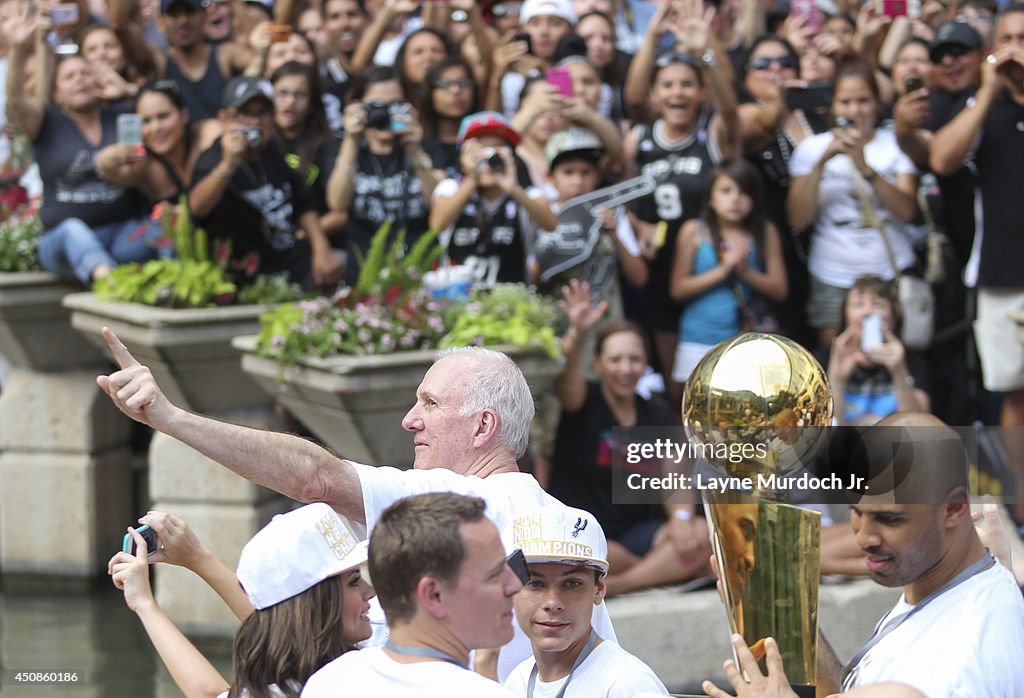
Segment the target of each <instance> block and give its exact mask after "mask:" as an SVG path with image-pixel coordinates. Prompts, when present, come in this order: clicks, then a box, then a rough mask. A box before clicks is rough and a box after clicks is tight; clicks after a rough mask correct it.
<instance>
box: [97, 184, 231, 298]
mask: <svg viewBox="0 0 1024 698" xmlns="http://www.w3.org/2000/svg"><path fill="white" fill-rule="evenodd" d="M176 208H177V211H175V210H174V209H173V208H172V207H168V206H161V207H160V208H159V212H158V213H157V214H156V215H159V217H160V222H161V224H162V227H163V233H164V234H163V236H162V237H161V238H160V239H158V240H157V241H156V245H157V247H160V248H165V249H166V248H170V247H173V248H174V250H175V252H176V254H177V259H168V258H161V259H154V260H150V261H149V262H146V263H145V264H121V265H119V266H117V267H115V268H114V269H113V270H112V271H111V272H110V274H109V275H108V276H106V277H103V278H101V279H97V281H96V283H95V284H94V285H93V288H94V290H95V291H96V294H97V295H98V296H99V297H100V298H105V299H107V300H117V301H128V302H131V303H143V304H145V305H157V306H167V307H171V308H182V307H184V308H201V307H204V306H208V305H213V304H215V303H226V302H228V301H230V300H231V299H232V298H233V297H234V293H235V284H234V283H232V282H231V280H230V279H229V278H228V276H227V271H226V270H227V259H228V250H227V248H226V246H225V245H218V246H217V249H216V250H215V251H214V255H213V258H212V259H211V254H210V244H209V241H208V239H207V237H206V231H205V230H203V229H202V228H196V227H194V226H193V225H192V217H191V216H190V215H189V209H188V199H187V198H186V197H185V196H184V195H183V196H182V197H181V200H180V201H179V203H178V206H177V207H176ZM145 231H146V227H145V226H143V227H142V228H140V229H139V233H138V234H140V235H141V234H142V233H144V232H145Z"/></svg>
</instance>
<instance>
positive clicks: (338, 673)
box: [302, 493, 523, 698]
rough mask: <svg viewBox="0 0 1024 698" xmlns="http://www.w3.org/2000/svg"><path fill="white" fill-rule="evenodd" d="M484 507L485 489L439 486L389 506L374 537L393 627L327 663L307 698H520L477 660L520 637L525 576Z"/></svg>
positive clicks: (378, 577)
mask: <svg viewBox="0 0 1024 698" xmlns="http://www.w3.org/2000/svg"><path fill="white" fill-rule="evenodd" d="M484 507H485V504H484V501H483V500H482V499H479V498H477V497H466V496H463V495H460V494H448V493H433V494H421V495H415V496H412V497H406V498H405V499H401V500H399V501H397V502H395V503H394V504H392V505H391V506H390V507H388V508H387V510H386V511H384V513H383V514H381V517H380V521H379V522H378V523H377V527H376V528H375V529H374V531H373V535H372V536H371V537H370V577H371V579H372V580H373V581H374V584H375V585H376V588H377V590H378V594H379V597H380V602H381V605H382V606H383V607H384V613H385V615H386V616H387V619H388V623H389V624H390V626H391V637H390V638H389V639H388V641H387V644H385V645H384V646H383V647H371V648H369V649H365V650H361V651H359V652H349V653H348V654H345V655H342V656H341V657H339V658H338V659H336V660H334V661H333V662H331V663H329V664H328V665H326V666H325V667H323V668H322V669H320V671H318V672H316V673H315V674H314V675H313V676H312V677H310V679H309V681H308V682H307V683H306V687H305V688H304V689H303V691H302V698H333V697H334V696H338V695H349V694H351V695H375V696H381V697H385V696H386V697H387V698H406V697H408V698H430V697H432V696H436V697H437V698H453V697H454V698H458V697H461V696H465V697H466V698H511V696H512V694H511V693H509V691H508V690H507V689H505V688H503V687H502V686H501V685H500V684H498V683H496V682H494V681H491V680H490V679H487V678H484V677H483V676H481V675H480V674H477V673H475V672H473V671H470V670H469V653H470V652H471V651H472V650H474V649H480V648H490V647H499V646H501V645H503V644H505V643H506V642H508V641H509V640H511V639H512V632H513V630H512V624H513V620H512V597H513V596H514V595H515V593H516V592H517V591H519V590H520V589H521V588H522V586H523V583H522V581H521V580H520V578H519V577H518V576H517V575H516V573H515V572H514V571H513V570H512V568H511V567H510V566H509V563H508V561H507V560H506V559H505V551H504V548H503V547H502V545H501V538H500V537H499V535H498V529H497V527H495V525H494V524H493V523H491V522H490V521H489V520H488V519H487V517H485V516H484Z"/></svg>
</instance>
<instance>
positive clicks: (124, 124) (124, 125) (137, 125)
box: [117, 114, 142, 143]
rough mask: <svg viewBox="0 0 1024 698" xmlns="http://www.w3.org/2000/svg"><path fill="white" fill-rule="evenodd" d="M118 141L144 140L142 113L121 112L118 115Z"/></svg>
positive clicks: (134, 141)
mask: <svg viewBox="0 0 1024 698" xmlns="http://www.w3.org/2000/svg"><path fill="white" fill-rule="evenodd" d="M117 142H118V143H141V142H142V116H141V115H140V114H119V115H118V117H117Z"/></svg>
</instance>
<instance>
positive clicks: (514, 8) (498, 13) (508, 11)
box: [491, 2, 521, 17]
mask: <svg viewBox="0 0 1024 698" xmlns="http://www.w3.org/2000/svg"><path fill="white" fill-rule="evenodd" d="M520 6H521V5H520V3H517V2H510V3H499V4H497V5H495V6H494V7H492V8H491V14H492V15H494V16H495V17H511V16H512V15H517V14H519V8H520Z"/></svg>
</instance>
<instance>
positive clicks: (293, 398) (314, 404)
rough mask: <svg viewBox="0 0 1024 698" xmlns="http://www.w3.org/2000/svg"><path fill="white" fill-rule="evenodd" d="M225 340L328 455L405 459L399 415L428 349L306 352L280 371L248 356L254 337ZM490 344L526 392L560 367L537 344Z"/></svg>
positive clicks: (409, 456)
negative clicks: (511, 363)
mask: <svg viewBox="0 0 1024 698" xmlns="http://www.w3.org/2000/svg"><path fill="white" fill-rule="evenodd" d="M233 345H234V346H235V348H237V349H240V350H241V351H242V352H244V355H243V357H242V369H243V370H244V371H246V372H247V373H248V374H249V375H251V376H252V377H253V378H254V379H255V380H256V382H258V383H259V384H260V385H261V386H262V387H263V388H264V389H265V390H267V391H268V392H269V393H271V394H272V395H274V396H275V397H276V398H277V400H278V402H280V403H281V404H283V405H284V406H285V407H287V408H288V409H289V410H290V411H291V412H292V414H294V415H295V417H297V418H298V419H299V420H300V421H301V422H302V423H303V424H305V425H306V427H307V428H309V430H310V431H312V432H313V433H314V434H316V436H317V437H318V438H319V439H320V440H322V441H323V442H324V443H325V444H327V445H328V446H329V447H331V448H332V449H334V451H335V452H337V453H339V454H341V455H342V456H344V457H345V458H351V459H352V460H356V461H360V462H363V463H373V464H387V465H397V466H408V465H411V464H412V461H413V446H412V437H411V435H410V434H409V433H408V432H406V431H405V430H403V429H402V417H403V416H404V415H405V413H406V412H408V411H409V408H410V407H412V405H413V402H414V401H415V393H416V388H417V386H418V385H419V384H420V381H421V380H422V379H423V374H424V373H425V372H426V370H427V368H429V366H430V364H431V362H432V361H433V358H434V352H432V351H409V352H396V353H394V354H383V355H376V356H339V357H333V358H330V359H319V358H315V357H311V358H309V359H305V360H304V361H302V362H301V363H300V364H299V365H298V366H295V367H293V368H288V369H285V370H284V371H283V372H282V370H281V368H280V366H279V365H278V363H277V361H275V360H273V359H267V358H263V357H260V356H257V355H256V353H255V349H256V337H255V336H248V337H238V338H236V339H235V340H234V342H233ZM495 348H496V349H500V350H501V351H504V352H505V353H507V354H508V355H509V356H511V357H512V358H513V359H514V360H515V362H516V363H517V364H518V365H519V368H520V369H522V371H523V374H524V375H525V376H526V380H527V381H528V382H529V384H530V389H531V391H532V392H533V394H534V396H537V395H539V394H541V393H542V392H543V391H544V390H546V389H547V387H548V386H549V385H550V384H551V382H552V380H553V379H554V377H555V376H556V375H557V374H558V372H559V371H561V368H562V364H561V361H560V360H556V359H552V358H550V357H549V356H548V355H547V354H545V353H544V352H543V351H541V350H539V349H524V348H521V347H512V346H502V347H495ZM282 378H283V381H282V380H281V379H282Z"/></svg>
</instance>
